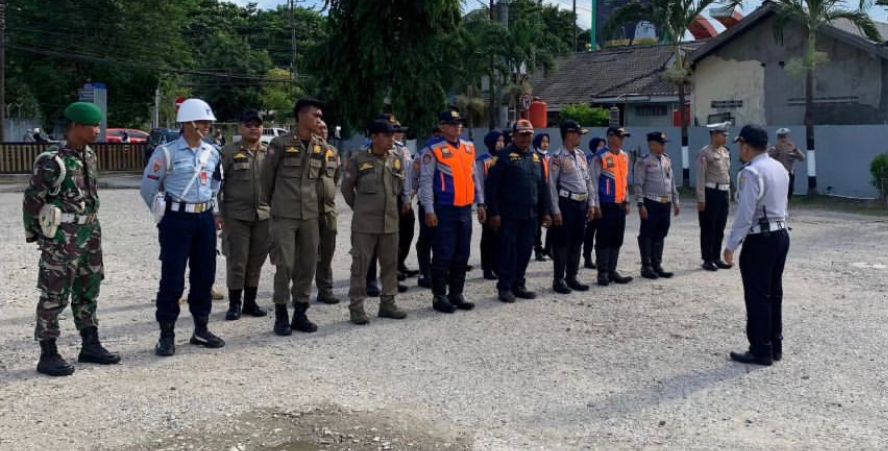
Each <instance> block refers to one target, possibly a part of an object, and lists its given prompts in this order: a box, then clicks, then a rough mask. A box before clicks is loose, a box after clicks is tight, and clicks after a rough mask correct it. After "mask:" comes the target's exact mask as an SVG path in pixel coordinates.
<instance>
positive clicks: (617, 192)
mask: <svg viewBox="0 0 888 451" xmlns="http://www.w3.org/2000/svg"><path fill="white" fill-rule="evenodd" d="M598 155H599V157H600V158H601V177H599V178H598V199H599V200H600V202H601V203H614V204H622V203H624V202H626V199H627V196H628V194H629V193H627V192H626V191H627V189H628V188H627V184H628V180H629V156H628V155H626V153H625V152H622V151H621V152H620V153H618V154H614V153H613V152H611V151H610V150H608V149H602V150H601V151H600V152H599V153H598Z"/></svg>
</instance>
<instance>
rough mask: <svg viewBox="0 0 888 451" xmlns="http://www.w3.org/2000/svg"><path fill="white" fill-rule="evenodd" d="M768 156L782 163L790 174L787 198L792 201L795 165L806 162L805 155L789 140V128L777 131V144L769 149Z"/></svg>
mask: <svg viewBox="0 0 888 451" xmlns="http://www.w3.org/2000/svg"><path fill="white" fill-rule="evenodd" d="M768 155H769V156H770V157H771V158H773V159H775V160H777V161H778V162H780V164H782V165H783V167H784V168H785V169H786V171H787V172H789V190H787V194H786V196H787V199H791V198H792V192H793V188H794V187H795V164H796V162H798V161H805V154H804V153H802V151H801V150H799V148H798V147H796V145H795V143H793V142H792V140H791V139H789V129H788V128H781V129H779V130H777V144H775V145H774V146H773V147H771V148H770V149H768Z"/></svg>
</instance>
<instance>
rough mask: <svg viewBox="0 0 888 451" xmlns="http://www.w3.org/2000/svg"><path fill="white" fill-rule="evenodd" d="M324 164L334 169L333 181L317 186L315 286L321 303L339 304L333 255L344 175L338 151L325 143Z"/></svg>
mask: <svg viewBox="0 0 888 451" xmlns="http://www.w3.org/2000/svg"><path fill="white" fill-rule="evenodd" d="M324 149H325V150H324V164H325V165H326V167H327V168H334V169H333V176H332V177H322V178H321V181H320V183H318V203H319V205H320V212H319V213H320V217H319V218H318V227H319V228H318V238H319V242H320V245H319V246H318V265H317V268H316V269H315V286H317V288H318V302H321V303H324V304H338V303H339V299H337V298H336V297H335V296H334V295H333V254H334V253H335V252H336V234H337V230H336V229H337V226H336V223H337V219H336V183H338V182H339V178H340V175H341V172H342V168H341V166H342V165H341V164H340V163H341V160H340V157H339V151H338V150H337V149H336V148H335V147H333V146H332V145H330V144H329V143H325V145H324Z"/></svg>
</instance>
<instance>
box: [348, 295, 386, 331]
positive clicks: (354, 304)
mask: <svg viewBox="0 0 888 451" xmlns="http://www.w3.org/2000/svg"><path fill="white" fill-rule="evenodd" d="M381 308H382V307H381V306H380V309H381ZM348 316H349V320H350V321H351V322H352V324H357V325H359V326H363V325H365V324H368V323H369V322H370V318H368V317H367V312H366V311H364V300H363V299H360V300H358V299H352V301H351V304H350V305H349V306H348Z"/></svg>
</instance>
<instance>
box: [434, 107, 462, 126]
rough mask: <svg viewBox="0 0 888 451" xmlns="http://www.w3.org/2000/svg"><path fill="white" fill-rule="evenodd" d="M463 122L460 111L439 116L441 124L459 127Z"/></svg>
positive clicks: (452, 111)
mask: <svg viewBox="0 0 888 451" xmlns="http://www.w3.org/2000/svg"><path fill="white" fill-rule="evenodd" d="M463 122H464V121H463V118H462V116H460V114H459V111H457V110H447V111H442V112H441V113H439V114H438V123H439V124H448V125H459V124H462V123H463Z"/></svg>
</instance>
